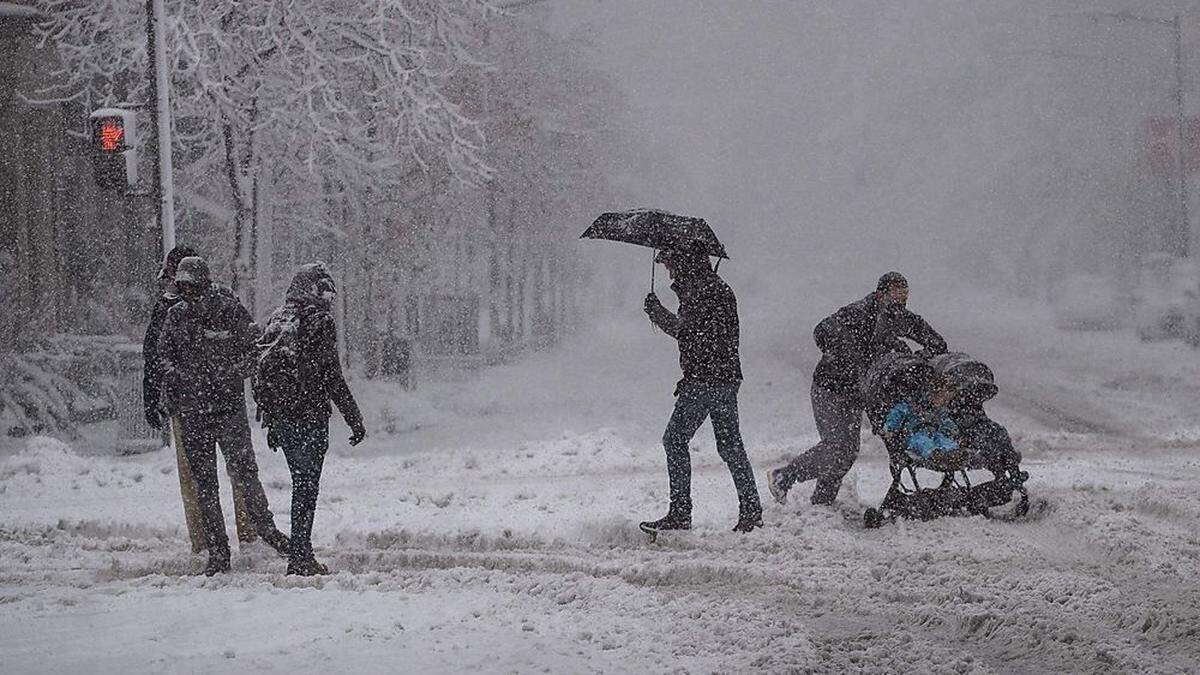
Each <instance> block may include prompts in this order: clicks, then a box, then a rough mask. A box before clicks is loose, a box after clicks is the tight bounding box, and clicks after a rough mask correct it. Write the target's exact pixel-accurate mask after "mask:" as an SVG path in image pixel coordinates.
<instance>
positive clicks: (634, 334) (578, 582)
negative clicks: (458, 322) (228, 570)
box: [0, 298, 1200, 672]
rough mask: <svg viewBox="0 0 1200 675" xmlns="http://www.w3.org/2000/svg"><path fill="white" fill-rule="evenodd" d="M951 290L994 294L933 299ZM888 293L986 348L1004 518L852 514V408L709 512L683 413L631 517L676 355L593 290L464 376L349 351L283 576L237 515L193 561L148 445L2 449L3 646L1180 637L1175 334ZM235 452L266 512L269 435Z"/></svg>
mask: <svg viewBox="0 0 1200 675" xmlns="http://www.w3.org/2000/svg"><path fill="white" fill-rule="evenodd" d="M979 302H988V303H991V304H992V306H993V309H994V311H991V312H989V313H987V315H986V316H981V314H982V313H981V312H978V311H973V312H971V313H970V314H967V315H969V316H972V323H967V322H954V321H953V317H954V316H956V315H959V314H964V313H965V309H963V308H966V307H968V306H972V305H973V304H974V305H977V304H978V303H979ZM955 303H962V307H961V308H960V307H958V306H957V305H955ZM914 304H915V305H917V307H916V308H917V309H919V310H922V311H925V313H926V315H927V316H929V317H930V319H931V321H933V322H934V323H935V325H942V326H945V327H946V332H947V335H948V337H949V338H950V340H951V343H952V345H961V346H965V347H966V348H968V350H969V351H973V352H975V353H977V354H978V355H979V356H981V357H983V358H984V359H985V360H987V361H988V362H990V363H991V364H992V365H993V366H994V368H995V370H996V371H997V373H998V377H999V379H1000V384H1001V386H1002V388H1003V391H1004V394H1003V395H1002V396H1001V398H1000V399H998V400H997V401H996V402H995V403H994V404H992V412H993V414H994V416H996V417H997V418H998V419H1000V420H1001V421H1002V422H1004V423H1006V424H1007V425H1008V426H1009V427H1010V430H1011V431H1012V432H1013V434H1014V436H1015V438H1016V439H1017V441H1018V443H1019V444H1020V445H1021V449H1022V450H1023V451H1024V452H1025V455H1026V458H1027V461H1026V468H1027V469H1028V470H1029V471H1030V472H1031V473H1032V474H1033V480H1032V482H1031V485H1030V487H1031V491H1032V493H1033V496H1034V499H1035V508H1034V511H1033V515H1032V516H1031V517H1030V519H1029V520H1027V521H1024V522H1007V521H1004V520H984V519H982V518H959V519H945V520H942V521H937V522H932V523H899V524H896V525H893V526H889V527H885V528H883V529H881V530H874V531H865V530H863V529H862V528H861V526H860V525H859V523H858V521H857V520H856V519H851V518H849V516H858V515H859V514H861V509H862V508H863V507H864V506H866V505H871V504H873V503H875V502H877V501H878V499H879V498H880V497H881V496H882V494H883V490H884V488H885V487H886V484H885V477H886V467H885V460H884V457H883V452H882V449H881V446H880V445H879V444H878V442H877V441H875V440H871V439H865V440H866V442H865V443H864V452H863V458H862V460H860V462H859V464H858V466H857V467H856V469H855V471H854V473H853V474H852V479H851V480H850V484H849V485H848V487H847V488H846V489H845V490H844V491H843V494H842V498H841V500H840V502H841V505H840V506H839V507H838V508H834V509H830V508H818V507H812V506H810V505H809V504H808V502H807V493H808V488H800V489H797V490H796V491H795V492H794V493H793V499H792V502H791V504H789V505H788V506H786V507H779V506H776V505H774V504H770V505H768V508H767V512H766V518H765V519H766V523H767V527H766V528H764V529H763V530H761V531H758V532H755V533H752V534H750V535H745V536H739V535H735V534H733V533H731V532H729V528H730V527H731V526H732V525H733V523H734V521H735V520H736V502H735V500H734V497H733V494H732V487H731V484H730V480H729V478H728V474H727V472H726V471H725V469H724V467H723V465H721V464H720V462H719V460H718V459H717V457H716V453H715V452H714V450H713V441H712V438H711V431H709V429H708V427H707V426H706V427H704V428H702V430H701V432H700V434H699V435H698V436H697V440H696V442H695V448H694V449H695V454H694V461H695V463H696V466H697V472H696V476H695V479H696V495H695V497H696V502H697V507H696V508H697V512H696V529H695V530H694V531H692V532H689V533H681V534H678V535H675V536H667V535H663V536H662V537H660V539H659V541H658V542H657V543H656V544H650V543H648V542H647V541H646V540H645V539H644V537H643V536H642V535H641V534H640V533H638V532H637V530H636V526H635V523H636V521H637V520H639V519H642V518H647V517H657V516H658V515H661V514H660V511H661V510H662V509H663V507H664V504H665V501H666V477H665V471H664V468H663V463H664V462H663V457H662V450H661V447H660V446H659V436H660V434H661V429H662V426H663V424H664V423H665V420H666V417H667V415H668V414H669V410H670V405H671V387H672V384H673V381H674V379H675V377H676V376H677V375H676V367H675V365H674V363H673V359H674V356H675V355H674V352H673V347H672V345H671V344H670V342H669V340H667V339H666V338H665V337H664V336H663V335H661V334H656V333H654V332H653V331H652V330H651V329H650V328H648V327H646V326H644V325H643V324H641V323H640V322H639V323H630V322H631V321H632V320H633V319H635V318H636V317H633V316H629V317H624V318H620V317H618V318H615V319H613V320H612V321H610V322H605V323H603V324H602V325H600V326H599V327H597V328H596V329H595V330H593V331H589V333H588V334H587V335H585V336H581V337H580V338H579V339H578V340H576V341H574V342H573V343H572V344H570V345H567V346H565V347H564V348H563V349H562V350H560V351H559V352H557V353H555V354H548V355H542V356H538V357H535V358H532V359H530V360H529V361H527V362H524V363H522V364H518V365H514V366H508V367H504V368H499V369H495V370H493V371H490V372H488V373H485V374H484V375H482V376H481V377H479V378H476V379H474V380H471V381H468V382H460V383H442V384H431V385H429V386H427V387H424V388H423V389H422V390H420V391H419V392H416V393H408V392H400V391H397V390H394V389H391V388H389V386H388V385H385V384H381V383H374V382H372V383H365V382H361V381H360V382H355V383H354V385H353V386H354V387H355V388H356V389H357V390H358V391H359V392H360V395H361V397H362V398H363V402H364V406H363V407H364V409H365V410H366V411H367V415H368V418H369V421H370V429H371V430H372V436H371V437H370V438H369V439H368V441H367V442H366V443H365V444H364V445H363V446H360V447H358V448H353V449H352V448H349V447H348V445H347V444H346V442H345V436H346V435H347V432H346V431H345V429H344V427H342V426H341V425H340V422H336V421H335V422H334V426H333V428H334V439H335V440H334V444H333V447H332V451H331V454H330V457H329V459H328V461H327V465H326V467H327V468H326V473H325V476H324V479H323V481H322V495H321V502H320V506H319V510H318V513H317V522H316V528H315V543H316V546H317V551H318V556H319V557H321V558H322V559H324V560H326V561H327V562H328V563H329V564H330V566H331V567H332V568H333V569H334V570H335V574H333V575H332V576H330V577H327V578H318V579H293V578H289V577H285V576H284V575H283V570H284V567H285V565H284V562H283V561H281V560H279V559H278V558H275V557H274V556H273V555H272V554H271V552H270V551H269V550H268V549H266V548H265V547H263V546H262V545H261V544H250V545H247V546H246V547H244V548H243V549H242V550H240V551H238V550H236V549H235V553H234V573H233V574H230V575H227V576H222V577H218V578H214V579H206V578H204V577H198V576H194V574H193V573H194V572H196V571H198V570H199V568H200V567H201V566H202V564H203V557H202V556H193V555H191V554H190V553H189V548H188V544H187V540H186V536H185V533H184V532H183V530H182V520H183V519H182V513H181V507H180V504H179V498H178V483H177V478H176V476H175V474H174V457H173V455H171V454H170V453H169V452H157V453H151V454H148V455H143V456H138V457H123V458H112V457H94V456H86V453H83V452H81V451H80V450H78V449H73V448H70V447H68V446H66V445H64V444H62V443H60V442H58V441H56V440H53V439H47V438H35V439H32V440H30V441H28V443H27V444H26V445H25V446H24V447H23V448H19V449H18V451H17V452H15V453H12V454H9V455H8V456H7V457H5V458H4V459H3V460H0V672H28V671H48V672H60V671H79V670H89V671H102V672H104V671H118V670H121V671H125V670H134V671H162V670H172V671H216V670H236V671H246V670H252V669H253V670H269V671H284V670H293V669H300V670H318V669H322V670H329V669H337V670H346V671H351V670H354V671H364V672H383V671H388V672H391V671H395V670H397V669H404V670H406V671H413V672H425V671H428V672H447V671H462V670H484V671H493V672H508V671H522V672H525V671H546V672H598V671H604V672H647V671H650V672H658V671H700V672H716V671H722V672H728V671H743V670H757V671H767V672H781V671H796V670H801V671H805V670H807V671H827V672H843V671H847V670H861V671H867V672H872V671H873V672H896V671H932V672H1050V671H1089V672H1094V671H1108V670H1111V671H1123V672H1128V671H1148V672H1187V671H1195V670H1196V669H1198V668H1200V582H1198V581H1197V579H1198V572H1200V525H1198V523H1200V497H1198V496H1197V495H1198V493H1200V427H1198V426H1197V425H1196V423H1195V422H1194V421H1193V420H1192V418H1191V417H1190V414H1189V413H1190V411H1191V410H1192V409H1193V408H1194V402H1195V401H1196V400H1197V395H1198V394H1200V391H1198V389H1200V385H1197V384H1196V382H1200V379H1198V378H1197V375H1200V372H1197V370H1200V356H1197V354H1196V353H1195V352H1192V351H1190V350H1189V349H1187V348H1186V347H1183V346H1181V345H1172V344H1157V345H1145V344H1141V343H1138V342H1137V341H1136V339H1134V338H1133V337H1132V336H1131V335H1129V334H1128V333H1096V334H1074V333H1062V332H1058V331H1055V330H1052V329H1047V328H1045V327H1044V326H1046V325H1049V324H1048V323H1047V322H1046V320H1045V317H1044V316H1042V315H1040V314H1039V311H1040V310H1038V309H1037V308H1034V307H1028V306H1022V305H1018V304H1011V303H1010V304H1005V303H1004V302H1001V301H999V300H995V299H990V298H983V299H981V298H942V299H940V300H939V302H938V303H936V305H935V306H934V311H929V308H928V307H925V306H922V305H921V302H920V301H919V300H918V301H916V302H915V303H914ZM960 309H962V311H961V312H960V311H959V310H960ZM757 317H758V315H757V314H756V312H755V311H754V308H752V307H751V308H744V311H743V321H744V322H748V323H753V322H754V321H755V320H756V318H757ZM781 318H782V320H781V321H779V322H777V323H776V324H772V326H771V327H770V328H769V329H764V330H763V331H761V332H756V333H755V334H754V335H752V336H749V339H748V340H747V344H746V353H745V362H746V372H747V383H746V385H745V387H744V389H743V396H742V418H743V427H744V432H745V436H746V439H747V444H748V447H749V450H750V453H751V458H752V460H753V461H754V464H755V467H756V469H757V471H758V479H759V484H760V486H761V488H762V490H763V493H764V495H765V494H766V491H765V471H766V469H768V468H769V467H772V466H775V465H777V464H778V463H779V462H780V461H781V460H782V458H783V457H784V456H786V455H788V454H790V453H792V452H795V451H797V450H799V449H802V448H804V447H807V446H808V445H810V444H811V443H812V442H813V440H814V433H813V430H812V426H811V422H810V420H809V419H808V415H809V408H808V404H807V373H808V372H810V371H811V368H812V365H813V363H814V361H815V358H816V352H815V348H813V347H811V339H810V337H809V335H808V329H807V326H808V325H810V324H811V321H808V320H805V317H800V318H797V319H796V322H797V324H798V325H803V326H805V328H803V329H797V330H794V331H793V330H791V327H790V326H787V325H786V324H787V322H788V321H790V320H791V318H790V317H781ZM257 440H258V447H259V448H265V444H264V443H262V442H261V440H262V439H261V438H258V439H257ZM258 456H259V462H260V466H261V471H262V478H263V482H264V484H265V485H266V488H267V494H268V497H269V499H270V501H271V504H272V506H273V510H274V511H275V512H276V514H277V519H278V522H279V523H280V525H281V527H282V528H283V529H285V531H286V526H287V514H286V511H287V503H288V496H289V481H288V477H287V471H286V467H285V465H284V462H283V458H282V457H281V456H278V455H275V454H272V453H271V452H270V451H268V450H265V449H260V451H259V453H258ZM225 503H226V504H228V503H229V500H228V495H226V499H225ZM230 531H231V532H232V523H230Z"/></svg>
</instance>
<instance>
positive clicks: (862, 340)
mask: <svg viewBox="0 0 1200 675" xmlns="http://www.w3.org/2000/svg"><path fill="white" fill-rule="evenodd" d="M901 338H908V339H909V340H912V341H914V342H916V343H918V344H920V345H921V346H922V347H924V348H925V349H926V350H927V351H928V352H929V353H930V354H931V355H932V354H941V353H944V352H945V351H946V341H945V340H944V339H943V338H942V336H941V335H939V334H938V332H937V331H935V330H934V329H933V327H932V326H930V325H929V323H928V322H926V321H925V319H922V318H921V316H920V315H919V314H916V313H915V312H912V311H910V310H909V309H908V308H906V307H903V306H893V307H890V308H887V307H883V306H882V305H881V304H880V302H879V300H878V299H876V297H875V294H874V293H872V294H870V295H868V296H867V297H865V298H863V299H862V300H859V301H857V302H853V303H850V304H849V305H846V306H845V307H843V308H841V309H839V310H838V311H836V312H834V313H833V314H831V315H829V316H827V317H825V318H824V319H822V320H821V323H818V324H817V327H816V328H814V329H813V339H814V340H816V343H817V347H819V348H820V349H821V361H820V363H818V364H817V369H816V371H815V372H814V373H813V383H814V384H816V385H817V386H820V387H822V388H824V389H829V390H832V391H838V392H843V391H844V392H851V393H853V392H857V390H858V381H859V379H860V378H861V377H862V375H863V373H865V372H866V371H867V369H868V368H870V366H871V362H872V361H873V360H874V359H875V357H877V356H879V355H880V354H883V353H886V352H889V351H895V350H897V349H904V348H905V347H904V345H903V344H902V343H901Z"/></svg>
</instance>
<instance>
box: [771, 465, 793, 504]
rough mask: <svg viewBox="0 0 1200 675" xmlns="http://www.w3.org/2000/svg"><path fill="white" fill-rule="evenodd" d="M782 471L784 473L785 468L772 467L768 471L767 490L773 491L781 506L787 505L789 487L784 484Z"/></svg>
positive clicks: (773, 495) (772, 493)
mask: <svg viewBox="0 0 1200 675" xmlns="http://www.w3.org/2000/svg"><path fill="white" fill-rule="evenodd" d="M781 473H783V469H772V470H770V471H768V472H767V490H769V491H770V492H771V496H772V497H774V498H775V501H776V502H778V503H779V505H780V506H786V505H787V493H788V489H787V488H785V487H784V486H783V477H782V476H781V475H780V474H781Z"/></svg>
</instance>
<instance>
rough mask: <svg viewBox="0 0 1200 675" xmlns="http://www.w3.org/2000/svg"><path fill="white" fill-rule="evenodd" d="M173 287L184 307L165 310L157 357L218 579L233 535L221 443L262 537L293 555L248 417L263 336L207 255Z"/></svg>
mask: <svg viewBox="0 0 1200 675" xmlns="http://www.w3.org/2000/svg"><path fill="white" fill-rule="evenodd" d="M175 287H176V289H177V290H178V292H179V297H180V298H181V302H179V303H177V304H175V305H174V306H172V307H171V308H170V309H169V310H168V311H167V317H166V320H165V322H164V324H163V329H162V336H161V338H160V339H159V344H158V356H159V360H160V362H161V366H162V379H163V384H164V390H165V393H166V400H167V405H168V407H169V408H170V410H171V411H172V412H174V413H176V414H178V415H179V416H180V426H181V432H182V434H181V435H182V437H183V449H184V453H185V454H186V455H187V460H188V464H189V465H190V466H191V469H192V477H193V480H194V481H195V484H196V494H197V499H198V501H199V505H200V515H201V520H202V521H203V523H204V530H205V537H206V544H207V548H208V566H207V567H206V568H205V570H204V573H205V574H206V575H208V576H212V575H214V574H217V573H219V572H228V571H229V537H228V535H227V534H226V532H225V517H224V515H223V514H222V512H221V502H220V494H219V491H218V486H217V457H216V446H217V445H220V447H221V452H222V453H223V454H224V455H225V464H226V467H227V468H228V470H229V477H230V480H231V481H233V482H234V483H235V489H240V490H241V492H242V495H243V496H244V500H245V505H246V510H247V513H248V514H249V516H250V519H251V521H252V522H253V524H254V527H255V530H256V531H257V532H258V535H259V536H260V537H262V538H263V541H265V542H267V544H269V545H270V546H271V547H272V548H274V549H275V550H276V551H278V552H279V553H280V554H281V555H286V554H287V551H288V548H289V546H288V539H287V537H285V536H284V535H283V533H281V532H280V531H279V530H278V529H277V528H276V527H275V517H274V516H273V515H272V514H271V509H270V506H269V505H268V504H267V496H266V494H265V493H264V492H263V487H262V483H261V482H260V481H259V479H258V463H257V462H256V461H255V459H254V446H253V444H252V443H251V440H250V423H249V420H248V419H247V417H246V398H245V394H244V384H243V382H244V380H245V379H246V376H247V375H248V371H249V364H250V361H249V359H250V357H251V356H252V351H251V350H252V349H253V345H254V340H255V338H256V337H257V330H255V327H254V325H253V323H252V322H251V320H250V313H249V312H247V311H246V308H245V307H243V306H242V303H241V302H239V301H238V299H237V298H236V297H234V295H233V293H232V292H230V291H229V290H228V289H225V288H222V287H218V286H216V285H215V284H213V283H212V281H211V280H210V278H209V271H208V264H207V263H205V262H204V260H203V259H202V258H199V257H195V256H189V257H185V258H183V259H182V260H180V261H179V265H178V269H177V271H176V273H175Z"/></svg>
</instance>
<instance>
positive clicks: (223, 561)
mask: <svg viewBox="0 0 1200 675" xmlns="http://www.w3.org/2000/svg"><path fill="white" fill-rule="evenodd" d="M229 570H230V566H229V552H228V551H226V552H225V554H224V555H221V554H220V553H219V552H210V553H209V555H208V564H207V565H205V566H204V576H206V577H215V576H216V575H218V574H225V573H228V572H229Z"/></svg>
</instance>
